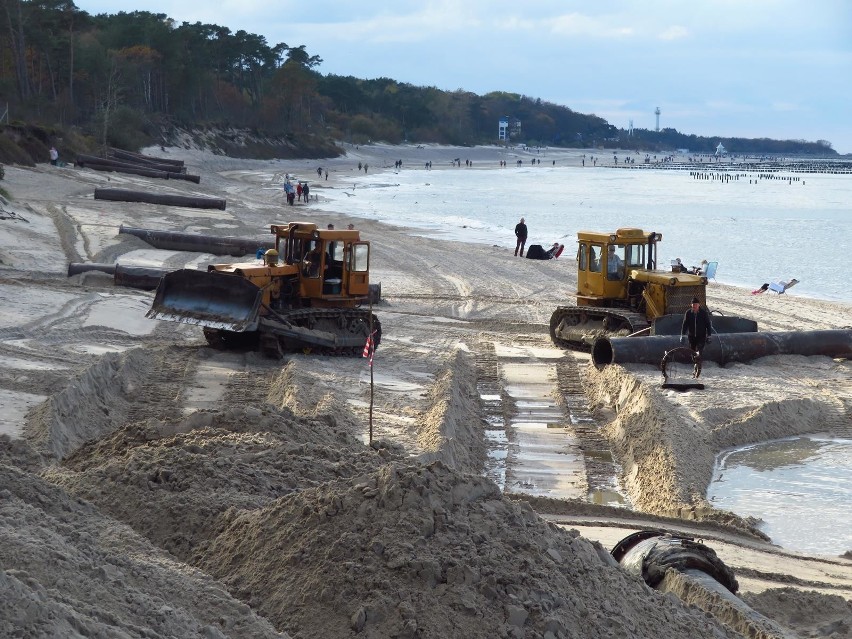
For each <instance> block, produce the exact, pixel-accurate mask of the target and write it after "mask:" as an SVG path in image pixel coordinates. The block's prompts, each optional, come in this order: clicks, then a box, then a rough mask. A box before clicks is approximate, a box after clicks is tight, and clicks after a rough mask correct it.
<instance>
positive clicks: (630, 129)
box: [627, 120, 633, 135]
mask: <svg viewBox="0 0 852 639" xmlns="http://www.w3.org/2000/svg"><path fill="white" fill-rule="evenodd" d="M627 135H633V120H630V126H629V127H628V128H627Z"/></svg>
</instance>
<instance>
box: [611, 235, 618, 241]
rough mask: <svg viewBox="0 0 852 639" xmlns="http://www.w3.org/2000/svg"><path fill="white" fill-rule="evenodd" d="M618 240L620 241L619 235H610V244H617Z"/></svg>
mask: <svg viewBox="0 0 852 639" xmlns="http://www.w3.org/2000/svg"><path fill="white" fill-rule="evenodd" d="M617 239H618V236H617V235H615V234H612V235H610V236H609V241H610V242H615V241H616V240H617Z"/></svg>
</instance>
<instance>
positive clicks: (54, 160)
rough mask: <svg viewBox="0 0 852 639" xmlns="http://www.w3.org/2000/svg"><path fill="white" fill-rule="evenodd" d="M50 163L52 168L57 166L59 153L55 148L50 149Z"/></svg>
mask: <svg viewBox="0 0 852 639" xmlns="http://www.w3.org/2000/svg"><path fill="white" fill-rule="evenodd" d="M50 163H51V164H52V165H53V166H59V151H57V150H56V147H55V146H52V147H50Z"/></svg>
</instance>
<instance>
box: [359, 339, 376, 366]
mask: <svg viewBox="0 0 852 639" xmlns="http://www.w3.org/2000/svg"><path fill="white" fill-rule="evenodd" d="M375 334H376V331H373V332H372V333H370V334H369V335H368V336H367V343H366V344H364V352H363V353H361V357H369V358H370V361H369V362H368V364H369V365H370V366H372V365H373V353H375V352H376V347H375V345H374V344H373V335H375Z"/></svg>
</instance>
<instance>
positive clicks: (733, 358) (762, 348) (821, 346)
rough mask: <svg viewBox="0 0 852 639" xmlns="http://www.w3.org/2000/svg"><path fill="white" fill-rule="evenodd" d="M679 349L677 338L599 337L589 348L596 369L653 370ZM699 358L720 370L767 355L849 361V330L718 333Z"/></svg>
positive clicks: (851, 348) (851, 346) (851, 338)
mask: <svg viewBox="0 0 852 639" xmlns="http://www.w3.org/2000/svg"><path fill="white" fill-rule="evenodd" d="M684 342H685V340H684ZM680 345H681V342H680V338H679V337H678V336H676V335H654V336H650V337H599V338H598V339H596V340H595V342H594V344H593V345H592V362H594V364H595V366H606V365H607V364H653V365H655V366H656V365H659V364H660V362H661V361H662V359H663V356H664V355H665V354H666V351H669V350H671V349H673V348H676V347H678V346H680ZM701 355H702V359H703V360H704V361H706V362H716V363H717V364H720V365H722V366H724V365H725V364H728V363H730V362H750V361H752V360H754V359H757V358H759V357H766V356H767V355H806V356H807V355H827V356H829V357H845V358H852V329H835V330H824V331H789V332H778V333H768V332H767V333H720V334H716V335H713V337H712V338H711V340H710V343H709V344H708V345H707V346H706V347H705V348H704V350H703V351H702V354H701Z"/></svg>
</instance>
